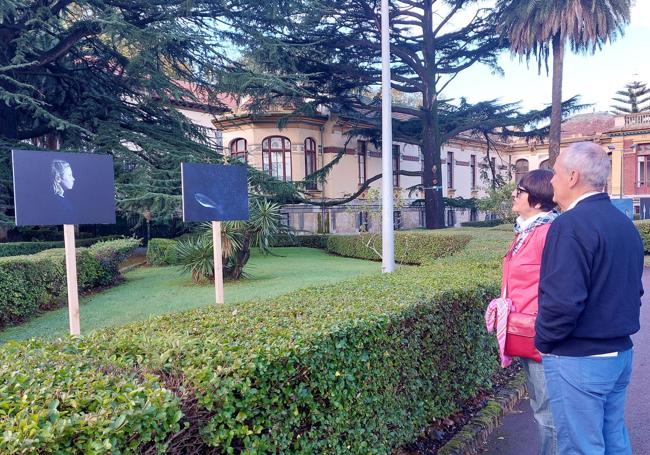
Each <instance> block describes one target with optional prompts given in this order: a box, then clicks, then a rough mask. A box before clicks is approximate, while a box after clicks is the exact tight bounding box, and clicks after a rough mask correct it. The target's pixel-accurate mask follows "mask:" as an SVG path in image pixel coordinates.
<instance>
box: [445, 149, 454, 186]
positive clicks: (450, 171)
mask: <svg viewBox="0 0 650 455" xmlns="http://www.w3.org/2000/svg"><path fill="white" fill-rule="evenodd" d="M453 187H454V152H447V188H453Z"/></svg>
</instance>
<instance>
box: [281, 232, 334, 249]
mask: <svg viewBox="0 0 650 455" xmlns="http://www.w3.org/2000/svg"><path fill="white" fill-rule="evenodd" d="M273 246H274V247H290V246H297V247H305V248H319V249H321V250H324V249H325V248H326V247H327V235H323V234H300V235H292V236H288V235H282V236H278V237H277V238H276V239H275V240H274V242H273Z"/></svg>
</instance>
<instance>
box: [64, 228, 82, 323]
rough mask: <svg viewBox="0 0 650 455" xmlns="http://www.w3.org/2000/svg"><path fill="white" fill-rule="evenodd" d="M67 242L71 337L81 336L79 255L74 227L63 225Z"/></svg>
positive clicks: (66, 265)
mask: <svg viewBox="0 0 650 455" xmlns="http://www.w3.org/2000/svg"><path fill="white" fill-rule="evenodd" d="M63 239H64V240H65V273H66V278H67V282H68V314H69V318H70V335H80V334H81V328H80V324H79V292H78V290H77V255H76V247H75V241H74V225H73V224H64V225H63Z"/></svg>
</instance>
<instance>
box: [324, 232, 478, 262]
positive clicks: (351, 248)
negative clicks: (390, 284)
mask: <svg viewBox="0 0 650 455" xmlns="http://www.w3.org/2000/svg"><path fill="white" fill-rule="evenodd" d="M470 239H471V237H470V236H469V235H466V234H447V233H439V232H431V231H398V232H395V262H397V263H400V264H416V265H417V264H423V263H425V262H427V261H431V260H433V259H438V258H441V257H444V256H449V255H450V254H454V253H456V252H457V251H460V250H461V249H463V248H465V246H466V245H467V243H468V242H469V241H470ZM381 242H382V239H381V235H378V234H355V235H330V236H328V237H327V251H329V252H330V253H334V254H338V255H340V256H346V257H353V258H359V259H370V260H374V261H379V260H381V256H380V255H381V249H382V243H381Z"/></svg>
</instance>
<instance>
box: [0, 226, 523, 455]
mask: <svg viewBox="0 0 650 455" xmlns="http://www.w3.org/2000/svg"><path fill="white" fill-rule="evenodd" d="M481 231H486V232H485V235H483V237H482V238H481V240H480V243H477V242H478V241H474V243H473V244H472V250H471V251H469V250H467V249H466V250H464V251H461V252H460V253H458V254H457V255H455V256H454V257H448V258H443V259H440V260H438V261H436V262H432V263H427V264H426V265H424V266H422V267H417V268H406V269H401V270H399V271H397V272H395V273H392V274H379V273H378V274H375V275H371V276H365V277H362V278H358V279H354V280H350V281H347V282H344V283H339V284H337V285H336V286H322V287H315V288H311V289H306V290H301V291H298V292H294V293H291V294H288V295H285V296H281V297H278V298H274V299H271V300H259V301H253V302H247V303H243V304H238V305H237V306H231V305H227V306H210V307H206V308H202V309H199V310H192V311H188V312H184V313H180V314H170V315H166V316H163V317H160V318H157V319H154V320H149V321H145V322H141V323H138V324H134V325H131V326H127V327H122V328H111V329H106V330H102V331H98V332H95V333H94V334H93V335H90V336H88V337H85V338H82V339H80V340H74V339H72V340H64V341H59V342H55V343H53V344H43V345H42V346H46V348H44V349H39V348H38V346H37V347H36V348H34V347H33V343H34V342H32V344H23V345H19V346H20V348H16V347H11V348H7V347H4V348H0V359H2V363H3V366H4V364H6V363H11V364H12V367H10V368H9V367H4V368H3V369H2V370H0V383H2V384H5V383H12V381H15V380H14V379H13V378H14V377H15V375H18V376H20V377H23V378H24V379H22V381H23V382H22V384H21V385H20V388H19V389H20V390H21V394H22V396H28V397H39V398H38V399H34V400H32V401H31V402H30V400H27V401H28V403H26V402H23V401H22V400H21V399H19V398H18V396H21V394H17V393H15V390H18V389H17V388H14V389H10V390H9V391H6V390H7V389H6V388H5V389H2V388H0V425H3V427H4V426H5V424H4V422H6V421H8V419H9V418H11V419H13V420H12V421H11V422H12V426H11V428H12V430H11V431H12V433H11V435H12V438H11V439H10V440H9V441H8V440H7V438H4V439H0V453H3V454H4V453H7V454H13V453H21V448H20V447H17V446H16V445H15V444H16V441H24V440H31V439H35V438H34V436H33V434H36V435H40V434H42V433H43V432H44V433H45V434H46V435H47V437H48V438H49V434H50V433H51V432H50V430H49V427H48V426H47V425H46V417H45V416H48V409H49V406H50V402H48V400H47V397H52V396H56V395H57V394H59V395H60V390H62V389H64V390H65V396H66V397H77V396H79V395H83V394H87V393H88V391H87V389H91V390H93V391H94V393H92V394H89V396H93V395H94V394H95V393H96V394H98V395H102V396H106V397H108V398H107V400H108V403H111V404H112V403H114V402H118V403H120V402H121V400H122V399H125V400H127V401H128V399H126V398H124V397H125V396H128V395H129V392H126V391H124V390H122V389H120V388H119V387H117V386H116V385H115V384H114V383H113V382H111V381H109V380H108V379H107V380H106V382H105V383H104V384H102V385H100V384H98V383H96V382H95V380H96V379H97V380H99V379H98V378H96V377H95V376H93V371H94V370H93V369H91V368H88V369H85V366H84V365H85V364H86V363H87V362H89V361H88V360H87V359H93V360H92V361H93V362H94V364H93V365H95V367H94V368H95V369H96V370H98V371H109V372H119V373H118V374H115V377H117V379H115V381H121V383H123V384H124V383H125V384H128V385H129V386H128V387H130V384H132V382H137V381H138V380H139V378H138V377H134V376H128V375H126V376H124V374H125V373H122V372H132V371H146V372H148V373H149V374H150V375H151V376H147V379H148V380H149V381H150V382H149V383H146V384H144V385H143V386H142V387H141V388H138V391H140V392H141V394H140V395H138V396H139V397H144V396H148V395H147V394H150V393H153V392H154V391H159V390H160V389H159V385H158V384H166V386H167V388H168V389H169V390H173V391H174V393H175V394H176V395H177V396H178V399H179V400H180V408H181V409H182V410H183V411H184V416H183V418H182V419H181V420H180V421H178V420H177V419H175V418H174V419H171V420H170V418H169V416H170V415H171V414H172V411H171V410H172V409H176V410H177V408H174V406H173V404H172V403H173V400H171V399H169V398H168V397H169V396H168V395H165V396H166V397H167V398H165V399H162V398H159V400H158V401H157V402H155V403H152V404H149V403H148V404H144V403H143V402H136V404H135V405H134V406H133V407H131V408H130V411H131V414H129V413H128V412H121V411H117V412H112V413H111V414H108V413H104V411H105V409H104V408H106V407H109V406H110V405H109V404H107V405H102V406H101V409H99V408H95V407H92V406H89V407H92V408H93V411H94V412H98V413H101V415H102V416H107V415H112V416H113V418H116V416H117V415H126V417H125V418H124V420H123V422H121V424H122V425H124V426H126V427H127V428H128V430H129V431H130V433H131V435H132V437H131V438H130V439H128V444H130V445H128V446H127V445H126V444H127V442H126V440H124V439H120V438H119V436H120V435H121V433H119V431H118V432H117V433H118V435H117V436H116V437H115V440H114V441H111V444H112V448H111V449H107V450H106V452H110V451H112V452H113V453H124V452H128V453H131V452H135V453H137V452H142V451H144V448H147V447H150V446H151V444H155V443H156V442H158V444H160V441H161V440H162V437H163V435H161V433H166V439H165V441H166V442H168V443H170V445H169V446H168V447H167V448H166V450H167V451H168V453H175V454H176V453H177V454H180V453H189V452H190V450H189V448H190V447H191V449H192V451H193V452H192V453H202V452H207V451H208V450H210V449H209V447H208V446H211V447H213V448H216V451H217V452H218V453H249V454H253V453H256V454H262V453H304V454H311V453H331V454H367V453H377V454H389V453H390V452H391V450H392V449H393V447H396V446H399V445H403V444H405V443H407V442H409V441H412V440H413V439H415V437H416V436H417V435H418V434H419V433H420V431H421V429H422V428H424V427H425V426H426V425H427V424H428V423H429V422H431V420H432V419H437V418H444V417H446V416H448V415H450V414H451V413H453V412H454V411H456V410H458V409H459V407H460V406H461V405H462V403H463V401H464V400H467V399H469V398H471V397H474V396H475V395H476V394H477V392H478V391H479V390H480V389H482V388H484V387H486V386H487V385H488V383H489V380H490V378H491V376H492V373H493V371H494V370H495V369H496V368H498V363H497V360H496V359H497V355H496V352H495V350H496V343H495V341H494V337H493V336H491V335H488V334H487V333H486V332H485V329H484V321H483V316H482V314H483V309H484V306H485V302H487V301H489V299H490V298H492V297H493V296H496V295H498V293H499V274H500V267H499V265H500V257H501V255H502V254H503V251H505V249H506V248H507V244H508V240H509V239H510V237H511V234H509V233H504V232H497V231H492V230H481ZM465 235H467V234H465ZM461 237H462V236H461ZM421 238H427V237H426V236H422V237H421ZM8 349H24V351H25V352H28V353H30V358H29V359H28V360H25V359H24V357H25V356H24V355H16V354H14V353H12V352H7V350H8ZM58 352H61V353H66V354H68V353H69V354H70V356H71V358H70V359H66V360H65V362H63V363H65V364H67V363H70V364H72V367H71V373H70V375H71V376H70V377H76V375H75V373H76V374H79V378H80V379H79V382H78V383H76V382H74V381H71V380H69V379H68V378H69V377H68V376H64V377H63V378H61V379H59V377H58V376H56V375H51V376H50V375H48V376H44V375H38V374H36V375H35V378H34V379H30V375H29V374H28V373H27V372H29V371H31V369H32V368H33V365H34V364H36V365H49V363H50V359H49V358H48V357H49V356H51V355H54V354H52V353H58ZM29 362H31V363H29ZM16 363H17V364H18V365H17V366H16V367H13V364H16ZM15 369H17V370H19V372H18V373H14V370H15ZM21 372H25V373H21ZM111 380H113V378H112V377H111ZM88 384H91V385H88ZM128 387H125V388H126V389H127V390H128ZM163 392H164V391H163ZM72 400H75V399H74V398H72ZM60 401H61V403H63V400H60ZM69 406H71V407H72V405H69ZM152 408H153V411H152V412H153V413H154V414H156V415H161V417H159V421H161V422H164V423H163V424H161V427H160V432H158V433H155V434H154V433H152V432H151V431H150V432H146V431H139V430H138V428H139V425H143V426H144V427H145V428H153V427H152V426H151V425H150V424H151V420H150V419H149V417H150V416H151V415H152V414H146V413H144V412H143V411H144V410H149V409H152ZM5 409H9V410H12V411H10V412H8V413H7V412H5V411H4V410H5ZM155 411H159V412H155ZM71 413H72V414H73V415H75V416H79V415H82V414H83V413H82V411H79V410H78V408H74V410H72V409H71ZM145 414H146V415H145ZM93 415H94V414H91V416H90V417H89V419H88V420H90V421H91V422H93V423H94V420H93V419H92V416H93ZM175 415H176V414H175ZM10 416H11V417H10ZM34 416H41V417H40V419H39V418H38V417H37V418H36V419H34ZM35 421H36V422H39V424H38V427H37V429H36V431H35V433H34V430H33V429H34V427H35V423H34V422H35ZM143 421H144V422H145V423H142V422H143ZM41 422H42V423H41ZM177 423H178V424H179V425H178V426H177V425H176V424H177ZM116 426H118V425H116V424H115V423H114V422H111V421H109V419H108V418H105V419H100V420H99V421H98V422H97V423H96V424H95V425H94V426H92V428H90V427H89V426H88V424H87V419H81V418H79V419H71V420H70V421H69V422H66V427H65V433H66V434H70V435H71V434H75V433H76V432H79V433H80V434H83V438H82V439H81V441H85V442H86V444H87V445H86V446H81V445H76V444H75V445H74V446H71V445H69V444H70V442H69V440H65V441H64V442H61V441H62V439H61V440H60V439H54V438H51V439H49V441H51V442H47V443H43V445H41V446H37V447H38V449H36V450H35V451H42V452H54V453H55V452H57V451H58V452H66V453H90V452H88V450H87V448H88V447H91V446H90V445H88V444H91V441H94V442H95V444H96V445H95V446H97V447H99V446H98V445H97V444H100V443H102V441H104V440H105V439H106V438H107V437H108V435H111V436H112V435H113V428H114V427H116ZM118 429H120V430H121V429H122V427H121V426H118ZM125 433H126V430H125ZM45 439H47V438H45V437H40V436H39V438H38V440H39V441H41V440H45ZM11 444H14V445H11ZM202 444H203V446H202ZM72 447H73V448H72ZM93 447H94V446H93ZM25 451H26V450H22V452H25ZM98 452H101V450H98Z"/></svg>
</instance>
